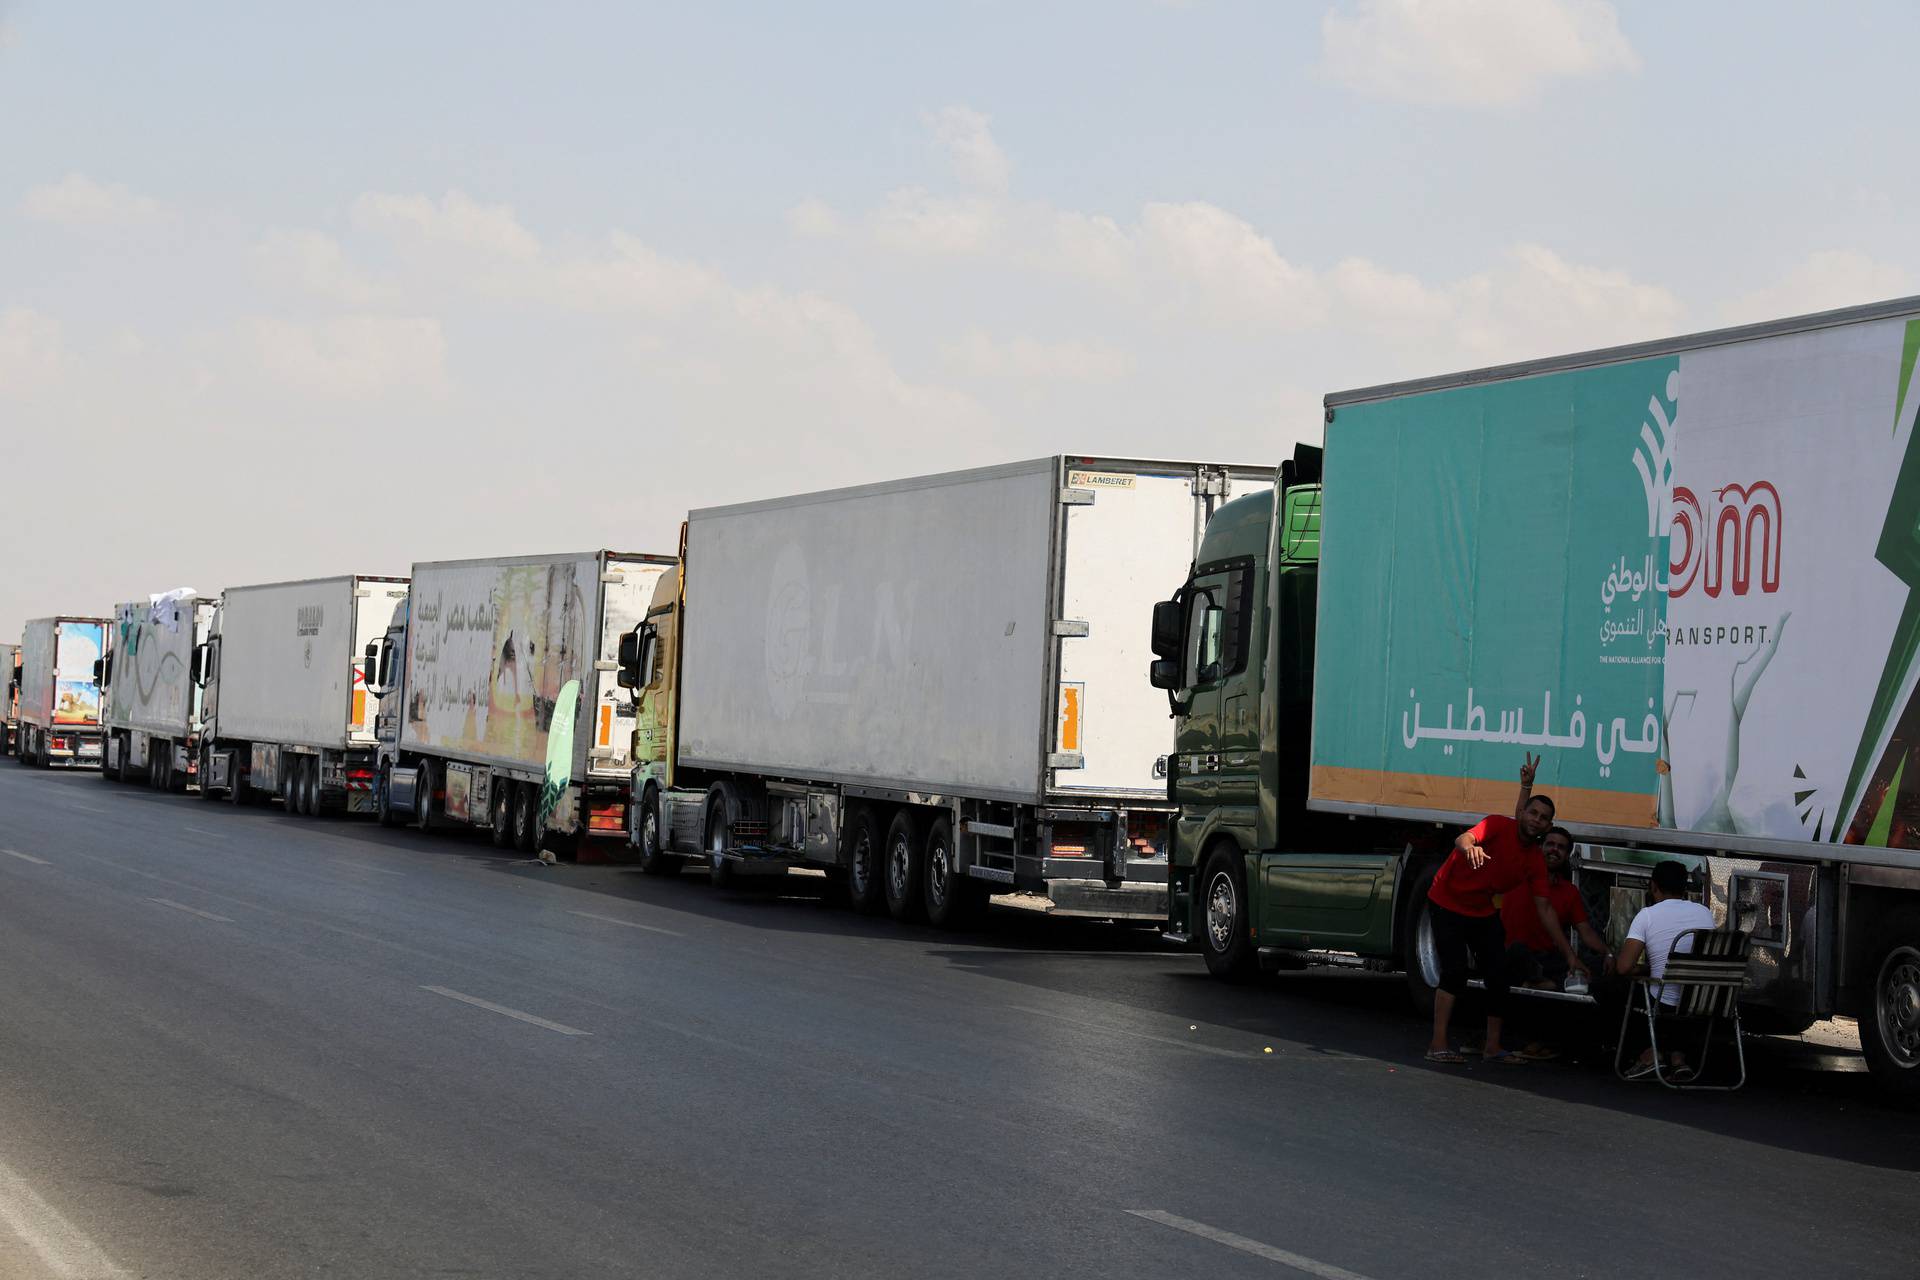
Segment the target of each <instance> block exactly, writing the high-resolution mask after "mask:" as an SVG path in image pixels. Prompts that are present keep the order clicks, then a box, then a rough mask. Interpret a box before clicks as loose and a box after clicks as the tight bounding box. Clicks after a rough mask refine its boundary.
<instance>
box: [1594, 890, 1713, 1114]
mask: <svg viewBox="0 0 1920 1280" xmlns="http://www.w3.org/2000/svg"><path fill="white" fill-rule="evenodd" d="M1647 897H1648V899H1649V901H1648V902H1647V905H1646V906H1644V907H1642V908H1641V909H1640V911H1639V913H1638V914H1637V915H1635V916H1634V917H1633V923H1632V924H1631V925H1629V926H1628V927H1627V940H1626V941H1625V942H1623V943H1621V944H1620V954H1619V955H1617V956H1615V957H1614V958H1613V968H1614V972H1615V973H1618V974H1620V975H1621V976H1622V977H1625V976H1628V975H1631V974H1632V973H1633V971H1634V970H1635V969H1636V968H1638V967H1639V964H1640V961H1641V959H1642V957H1644V958H1645V959H1646V962H1647V972H1648V974H1650V975H1651V976H1652V977H1653V978H1655V979H1658V978H1659V977H1660V976H1661V975H1662V974H1664V973H1666V971H1667V958H1668V957H1669V956H1671V955H1672V954H1673V948H1674V944H1675V942H1676V941H1677V940H1678V939H1679V937H1680V935H1681V934H1683V933H1690V932H1692V931H1693V930H1695V929H1711V928H1713V912H1712V911H1710V910H1708V909H1707V908H1706V907H1705V906H1702V905H1701V904H1700V903H1698V902H1693V901H1690V900H1689V899H1688V898H1687V868H1686V866H1685V864H1683V863H1679V862H1673V861H1668V862H1662V863H1660V864H1659V865H1658V866H1656V867H1654V869H1653V883H1652V885H1651V886H1650V887H1649V888H1648V890H1647ZM1654 990H1655V991H1656V992H1657V993H1658V995H1659V999H1660V1004H1661V1006H1662V1009H1661V1012H1663V1013H1664V1012H1666V1011H1668V1010H1672V1009H1678V1008H1679V1007H1680V992H1679V990H1678V989H1677V988H1671V987H1669V988H1665V989H1662V988H1661V987H1660V986H1659V985H1658V984H1657V983H1656V985H1655V986H1654ZM1667 1057H1668V1063H1669V1065H1670V1067H1671V1068H1672V1072H1671V1074H1673V1075H1674V1077H1675V1078H1677V1079H1681V1080H1685V1079H1687V1078H1689V1077H1691V1076H1692V1074H1693V1070H1692V1068H1690V1067H1689V1066H1687V1056H1686V1055H1685V1054H1683V1053H1681V1052H1679V1051H1678V1050H1675V1051H1674V1052H1672V1053H1669V1054H1668V1055H1667ZM1652 1074H1653V1049H1652V1047H1651V1046H1649V1047H1648V1048H1647V1049H1646V1050H1644V1051H1643V1052H1642V1053H1641V1054H1640V1061H1639V1062H1638V1063H1637V1064H1635V1066H1634V1068H1633V1070H1631V1071H1629V1072H1628V1073H1627V1077H1628V1078H1629V1079H1633V1080H1637V1079H1639V1078H1641V1077H1642V1076H1648V1075H1652Z"/></svg>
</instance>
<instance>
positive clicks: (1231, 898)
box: [1200, 846, 1260, 982]
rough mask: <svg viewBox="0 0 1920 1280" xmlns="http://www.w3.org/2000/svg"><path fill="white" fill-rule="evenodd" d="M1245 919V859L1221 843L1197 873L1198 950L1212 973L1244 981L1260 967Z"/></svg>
mask: <svg viewBox="0 0 1920 1280" xmlns="http://www.w3.org/2000/svg"><path fill="white" fill-rule="evenodd" d="M1248 921H1249V916H1248V909H1247V868H1246V861H1245V859H1243V858H1242V857H1241V856H1240V851H1239V850H1238V849H1234V848H1230V847H1226V846H1222V847H1221V848H1218V849H1215V850H1214V851H1213V854H1212V856H1211V857H1209V858H1208V859H1207V864H1206V868H1205V869H1204V870H1203V871H1202V872H1201V873H1200V950H1201V951H1202V952H1203V953H1204V954H1205V955H1206V957H1207V972H1209V973H1211V974H1212V975H1213V976H1214V977H1216V978H1225V979H1226V980H1227V981H1229V982H1245V981H1246V980H1247V979H1249V978H1251V977H1253V976H1254V974H1255V973H1257V972H1258V971H1259V968H1260V960H1259V955H1258V954H1257V953H1256V951H1255V950H1254V945H1253V936H1252V932H1251V929H1250V926H1249V923H1248Z"/></svg>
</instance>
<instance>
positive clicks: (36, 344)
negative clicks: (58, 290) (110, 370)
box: [0, 307, 72, 395]
mask: <svg viewBox="0 0 1920 1280" xmlns="http://www.w3.org/2000/svg"><path fill="white" fill-rule="evenodd" d="M71 360H72V357H70V356H69V355H68V354H67V351H66V347H65V345H64V343H63V342H62V339H61V334H60V322H59V321H57V320H55V319H54V318H53V317H52V316H48V315H43V314H42V313H40V312H38V311H33V310H31V309H29V308H27V307H8V308H7V309H6V310H5V311H0V395H25V394H27V393H30V392H33V391H39V390H43V389H45V388H46V387H49V386H51V385H52V384H53V383H55V382H56V381H58V380H59V378H60V375H61V374H62V373H63V372H65V371H66V368H67V366H68V365H69V364H70V363H71Z"/></svg>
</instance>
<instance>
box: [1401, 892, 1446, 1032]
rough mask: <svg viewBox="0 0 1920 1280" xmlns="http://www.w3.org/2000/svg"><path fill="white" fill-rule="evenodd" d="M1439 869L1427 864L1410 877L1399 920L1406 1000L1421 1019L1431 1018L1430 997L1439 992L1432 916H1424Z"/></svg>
mask: <svg viewBox="0 0 1920 1280" xmlns="http://www.w3.org/2000/svg"><path fill="white" fill-rule="evenodd" d="M1439 870H1440V864H1439V863H1437V862H1434V863H1429V864H1428V865H1427V866H1425V867H1423V868H1422V869H1421V870H1420V872H1419V874H1417V875H1415V876H1414V877H1413V882H1412V883H1413V889H1412V891H1411V892H1410V893H1408V895H1407V906H1406V914H1405V915H1404V916H1402V917H1401V920H1402V924H1401V929H1400V937H1401V939H1402V942H1401V946H1402V947H1403V948H1404V949H1405V955H1404V956H1403V958H1402V960H1401V963H1402V964H1404V965H1405V966H1406V978H1407V998H1408V999H1410V1000H1412V1001H1413V1007H1414V1010H1415V1011H1416V1012H1418V1013H1419V1015H1420V1016H1421V1017H1423V1018H1431V1017H1432V1016H1433V995H1434V992H1436V991H1438V990H1439V989H1440V951H1439V948H1437V947H1435V946H1434V944H1433V917H1432V916H1430V915H1429V914H1428V913H1427V890H1428V889H1429V888H1430V887H1432V885H1433V877H1434V876H1435V874H1437V873H1438V872H1439Z"/></svg>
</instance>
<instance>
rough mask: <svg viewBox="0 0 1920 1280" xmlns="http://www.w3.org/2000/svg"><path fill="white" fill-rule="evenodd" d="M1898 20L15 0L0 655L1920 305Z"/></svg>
mask: <svg viewBox="0 0 1920 1280" xmlns="http://www.w3.org/2000/svg"><path fill="white" fill-rule="evenodd" d="M1917 50H1920V6H1916V5H1914V4H1912V3H1911V0H1899V2H1890V3H1874V2H1872V0H1860V2H1859V3H1848V4H1842V5H1832V6H1822V7H1821V8H1820V10H1819V12H1818V13H1817V15H1816V14H1815V13H1814V12H1813V11H1812V10H1810V9H1808V8H1807V7H1806V6H1804V5H1800V4H1792V3H1785V2H1784V0H1779V2H1776V0H1744V2H1743V3H1709V2H1708V0H1696V2H1694V3H1688V4H1684V5H1682V4H1673V3H1670V2H1654V0H1645V2H1643V0H1622V2H1621V3H1617V4H1614V3H1606V2H1604V0H1185V2H1184V3H1175V2H1169V0H1104V2H1102V3H1092V2H1089V3H1078V2H1075V0H1053V2H1050V3H1045V4H1036V3H1033V0H1025V2H1023V3H997V2H988V0H952V2H950V3H946V4H938V5H936V4H899V3H897V2H894V3H871V4H869V3H836V2H835V0H816V2H815V3H811V4H807V5H791V4H778V5H776V4H760V5H746V4H734V3H726V2H724V0H706V2H705V3H702V4H699V5H684V4H674V5H651V4H639V3H626V4H617V5H616V4H604V5H594V4H577V3H568V2H567V0H549V2H548V3H545V4H542V5H539V6H525V5H502V4H491V3H483V2H478V0H466V2H464V3H458V4H453V3H433V2H428V0H419V2H415V3H408V4H400V5H395V4H390V3H389V4H360V3H353V2H351V0H334V2H333V3H330V4H327V5H312V6H289V5H260V4H239V3H234V4H227V3H218V2H214V0H206V2H203V3H196V4H192V5H152V4H134V3H119V4H111V3H98V4H73V3H55V2H54V0H0V441H3V442H4V445H5V448H4V451H0V477H4V483H0V520H3V522H4V523H3V524H0V527H3V528H4V529H5V535H4V538H3V539H0V545H4V546H6V547H7V548H8V549H9V550H10V553H11V554H9V555H8V556H7V562H6V566H5V568H4V570H3V571H0V636H11V635H12V634H13V633H14V632H15V631H17V629H18V624H19V623H20V621H22V620H23V619H25V618H29V617H36V616H43V615H46V614H49V613H54V612H65V613H105V612H108V611H110V609H111V606H112V605H113V604H114V603H115V602H118V601H124V600H131V599H137V598H144V597H145V596H147V595H148V594H151V593H155V592H160V591H165V590H169V589H172V588H176V587H180V586H193V587H196V588H198V589H200V590H201V591H202V592H206V593H212V592H214V591H217V590H219V589H221V588H222V587H225V586H228V585H240V584H244V583H252V582H267V581H278V580H283V579H292V578H302V577H312V576H320V575H326V574H336V573H348V572H359V573H405V572H406V570H407V566H408V565H409V564H411V563H412V562H414V561H426V560H437V559H453V558H461V557H467V556H482V555H502V554H512V553H517V552H518V553H545V552H556V551H573V550H581V549H587V548H591V547H601V546H606V547H613V548H617V549H622V550H635V551H670V550H671V549H672V548H673V546H674V545H675V539H676V537H677V530H678V525H679V522H680V520H681V519H682V517H683V516H684V514H685V512H686V511H687V510H689V509H691V508H697V507H705V506H711V505H715V504H720V503H726V502H734V501H746V500H752V499H758V498H766V497H774V496H779V495H782V494H790V493H801V492H807V491H810V490H814V489H821V488H829V487H834V486H838V485H844V484H857V483H865V482H869V481H877V480H885V479H890V478H896V477H902V476H911V475H919V474H926V473H931V472H937V471H946V470H953V469H956V468H962V467H969V466H980V465H987V464H992V463H996V462H1004V461H1009V460H1013V459H1017V458H1027V457H1035V456H1039V455H1043V454H1050V453H1059V452H1071V453H1094V454H1108V455H1118V456H1129V457H1144V458H1193V459H1202V460H1209V461H1222V462H1236V463H1253V464H1273V463H1277V462H1278V461H1279V460H1280V459H1281V458H1282V457H1284V456H1286V455H1287V454H1288V453H1289V452H1290V450H1291V448H1292V446H1293V444H1294V443H1295V442H1296V441H1300V440H1306V441H1310V442H1316V443H1317V442H1318V440H1319V433H1320V421H1321V409H1320V401H1321V397H1322V396H1324V395H1325V394H1327V393H1328V392H1332V391H1338V390H1342V389H1346V388H1351V387H1356V386H1367V385H1373V384H1377V383H1382V382H1389V381H1394V380H1398V379H1402V378H1409V377H1417V376H1421V375H1426V374H1434V373H1443V372H1447V371H1450V370H1459V369H1468V368H1476V367H1480V366H1484V365H1489V364H1495V363H1502V362H1506V361H1511V360H1520V359H1526V358H1530V357H1538V356H1547V355H1553V354H1560V353H1564V352H1570V351H1577V350H1582V349H1587V348H1592V347H1597V346H1604V345H1609V344H1613V343H1619V342H1629V341H1641V340H1647V339H1654V338H1659V337H1662V336H1668V335H1672V334H1676V333H1684V332H1693V331H1697V330H1701V329H1708V328H1714V327H1718V326H1721V325H1725V324H1731V323H1738V322H1744V321H1749V320H1761V319H1769V318H1776V317H1783V316H1788V315H1794V314H1800V313H1804V312H1808V311H1815V310H1821V309H1825V308H1829V307H1835V306H1843V305H1849V304H1854V303H1862V302H1870V301H1877V300H1880V299H1884V298H1890V297H1897V296H1902V295H1907V294H1913V293H1916V292H1920V231H1916V228H1920V218H1917V217H1916V216H1915V213H1914V211H1915V210H1916V208H1920V166H1917V165H1915V164H1914V163H1913V155H1914V139H1915V127H1914V125H1913V120H1914V119H1915V112H1914V108H1913V101H1912V84H1913V75H1912V62H1913V59H1914V56H1915V53H1916V51H1917Z"/></svg>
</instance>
